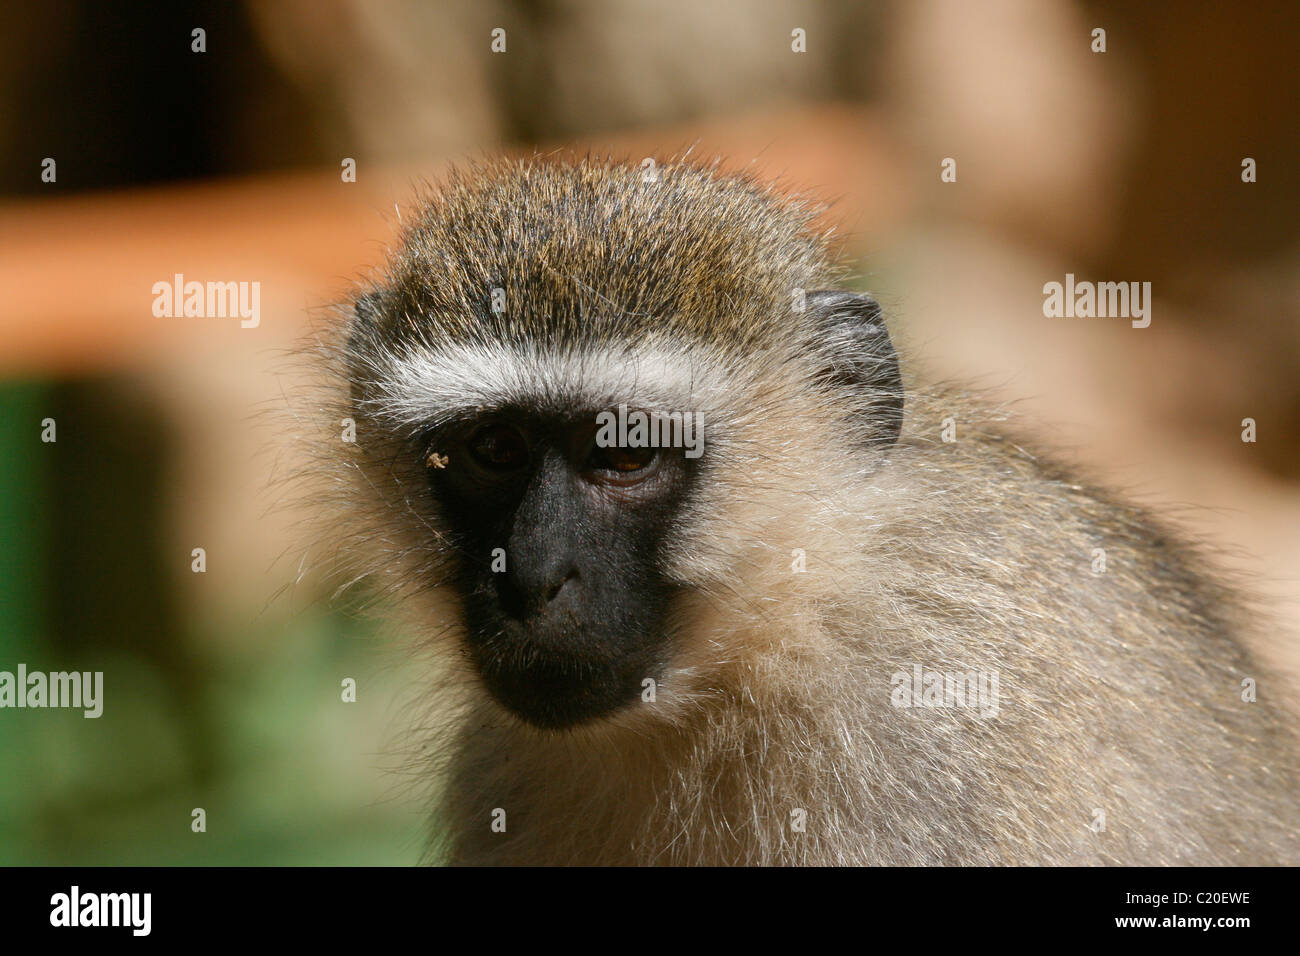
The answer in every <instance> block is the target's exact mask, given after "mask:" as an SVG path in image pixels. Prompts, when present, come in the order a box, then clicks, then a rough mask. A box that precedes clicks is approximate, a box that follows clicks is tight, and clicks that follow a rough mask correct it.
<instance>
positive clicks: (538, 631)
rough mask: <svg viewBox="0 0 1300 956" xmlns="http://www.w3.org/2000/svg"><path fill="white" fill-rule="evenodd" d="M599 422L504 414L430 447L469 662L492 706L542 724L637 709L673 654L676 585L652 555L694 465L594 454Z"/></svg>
mask: <svg viewBox="0 0 1300 956" xmlns="http://www.w3.org/2000/svg"><path fill="white" fill-rule="evenodd" d="M595 423H596V412H595V411H592V412H591V413H590V414H583V415H581V416H575V417H570V418H567V419H562V418H559V417H539V416H537V415H535V414H534V415H529V414H526V413H525V412H523V411H521V410H509V409H507V410H502V411H499V412H497V413H494V414H492V415H490V416H486V417H483V418H478V419H475V420H472V421H466V422H462V423H460V424H457V425H453V426H449V427H447V428H443V429H439V431H438V433H437V434H436V435H435V436H433V437H432V439H431V441H430V444H429V446H428V450H429V451H430V452H436V453H438V454H439V455H441V456H445V458H446V459H447V460H446V464H445V467H443V468H430V469H429V476H430V481H431V482H432V485H433V491H434V493H435V494H436V495H437V497H438V499H439V500H440V502H441V503H442V506H443V511H444V514H445V517H446V520H447V522H448V523H449V524H450V526H451V530H452V534H453V536H454V538H455V540H456V542H457V544H458V545H459V550H460V553H461V562H460V564H461V568H460V576H461V581H460V585H461V593H462V594H463V595H464V596H465V612H466V624H467V633H468V644H469V651H470V654H471V656H472V658H473V661H474V663H475V665H476V667H477V668H478V672H479V674H480V675H481V676H482V678H483V681H484V683H485V684H486V686H487V688H488V690H489V692H491V694H492V695H493V696H494V697H495V698H496V699H497V701H499V702H500V703H501V704H502V705H503V706H505V707H506V708H508V709H509V710H511V711H512V712H514V713H515V714H516V715H518V716H519V717H521V718H523V719H524V720H526V721H528V722H529V723H531V724H534V725H536V726H539V727H546V728H564V727H571V726H575V725H577V724H581V723H584V722H586V721H590V720H593V719H595V718H598V717H600V716H602V715H605V714H608V713H610V712H612V711H614V710H615V709H617V708H619V707H622V706H624V705H626V704H628V703H630V702H632V701H634V700H636V699H637V697H638V696H639V695H640V693H641V689H642V681H643V680H644V679H645V678H647V677H655V678H657V677H658V676H659V674H660V672H661V670H662V665H663V661H664V658H665V655H666V652H667V635H666V633H665V631H664V626H663V618H664V614H665V611H666V609H667V605H668V602H669V599H670V597H671V593H672V587H671V586H670V585H669V584H668V583H667V582H665V581H664V580H663V578H662V575H661V574H660V572H659V571H658V568H657V557H658V553H659V549H660V545H661V542H662V537H663V534H664V532H665V530H666V529H667V528H668V526H669V524H670V522H671V520H672V516H673V515H674V514H675V513H676V511H677V509H678V508H679V507H680V505H681V501H682V499H683V497H684V495H685V494H686V492H687V488H688V485H689V480H690V472H691V467H690V466H691V465H693V464H694V462H692V461H690V460H688V459H686V458H685V456H684V455H683V453H682V450H681V449H676V448H657V449H656V448H627V449H618V448H599V447H597V446H596V443H595V438H596V432H597V429H596V424H595ZM496 548H501V549H503V550H504V551H505V570H504V571H496V572H494V571H493V570H492V567H493V555H492V552H493V550H494V549H496ZM496 563H497V566H498V567H500V560H499V559H498V560H497V562H496Z"/></svg>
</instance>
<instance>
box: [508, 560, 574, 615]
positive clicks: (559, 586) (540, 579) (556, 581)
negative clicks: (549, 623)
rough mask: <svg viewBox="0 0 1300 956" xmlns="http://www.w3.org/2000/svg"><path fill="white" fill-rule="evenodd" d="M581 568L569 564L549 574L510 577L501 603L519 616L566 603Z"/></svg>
mask: <svg viewBox="0 0 1300 956" xmlns="http://www.w3.org/2000/svg"><path fill="white" fill-rule="evenodd" d="M577 581H578V570H577V568H573V567H569V568H565V569H556V570H555V571H554V572H552V573H550V574H539V575H529V574H514V575H510V576H508V577H507V579H506V581H505V582H503V583H505V585H506V587H505V588H504V589H503V590H502V594H501V598H502V603H503V604H504V605H505V606H506V610H508V611H510V612H511V613H512V614H514V615H515V616H516V617H521V618H522V617H531V616H533V615H536V614H541V613H544V612H546V611H548V610H552V609H553V608H556V607H559V606H560V605H564V604H567V603H568V602H569V600H570V598H571V597H572V595H573V592H574V591H576V590H577Z"/></svg>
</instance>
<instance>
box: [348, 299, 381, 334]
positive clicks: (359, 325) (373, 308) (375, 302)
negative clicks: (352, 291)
mask: <svg viewBox="0 0 1300 956" xmlns="http://www.w3.org/2000/svg"><path fill="white" fill-rule="evenodd" d="M355 312H356V317H355V318H354V319H353V328H354V329H357V330H359V329H372V328H374V327H375V325H376V323H378V321H379V293H378V292H365V293H362V294H361V295H360V296H358V297H357V300H356V306H355Z"/></svg>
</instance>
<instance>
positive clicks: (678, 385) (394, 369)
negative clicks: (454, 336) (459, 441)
mask: <svg viewBox="0 0 1300 956" xmlns="http://www.w3.org/2000/svg"><path fill="white" fill-rule="evenodd" d="M386 366H387V369H386V372H385V374H384V375H382V376H381V377H380V381H381V382H382V388H381V391H380V394H379V395H378V396H376V397H375V398H372V399H371V400H370V401H371V402H372V403H374V404H375V405H376V406H377V407H376V411H378V412H379V413H380V414H383V415H384V416H385V417H388V418H391V419H393V420H395V421H398V422H400V423H403V424H409V425H416V424H427V423H429V422H437V421H443V420H446V419H448V418H451V417H454V416H456V415H457V414H458V413H463V412H466V411H482V410H484V409H490V408H496V407H500V406H503V405H507V404H511V403H516V402H518V403H526V404H529V405H534V406H540V407H544V408H545V407H549V408H555V409H557V410H569V409H572V408H574V407H575V406H577V407H590V408H608V407H613V406H616V405H618V404H620V403H627V404H628V405H634V406H640V407H643V408H669V409H680V410H691V409H698V408H714V407H717V406H718V404H719V403H720V401H721V400H722V399H723V397H724V396H726V395H727V394H728V393H729V392H731V391H734V386H733V381H732V378H731V376H730V373H728V371H727V370H726V369H725V368H724V367H722V365H721V364H720V363H719V362H718V361H717V360H716V359H711V357H710V358H705V357H703V356H701V355H700V354H698V353H690V354H688V353H685V352H683V351H680V350H665V349H657V348H636V347H621V348H618V349H593V348H590V347H588V348H586V349H583V350H577V351H568V352H550V351H539V350H538V349H536V348H535V347H532V346H528V347H524V348H515V347H511V346H509V345H505V344H503V343H498V342H493V343H476V344H455V345H449V346H447V347H445V348H440V349H436V350H435V349H430V348H427V347H426V348H421V349H418V350H416V351H414V352H408V353H406V354H403V355H400V356H394V357H392V358H390V359H388V361H387V362H386ZM733 399H734V396H733Z"/></svg>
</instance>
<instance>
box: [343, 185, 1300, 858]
mask: <svg viewBox="0 0 1300 956" xmlns="http://www.w3.org/2000/svg"><path fill="white" fill-rule="evenodd" d="M814 214H815V210H813V209H811V208H809V207H806V206H804V205H802V204H800V203H799V202H796V201H794V200H791V199H788V198H785V197H782V196H780V195H778V194H776V193H774V192H771V191H769V190H768V189H766V188H765V187H762V186H759V185H756V184H754V183H752V182H749V181H746V180H743V179H738V178H732V177H724V176H720V175H716V174H715V173H713V172H710V171H708V170H702V169H699V168H695V167H691V166H689V165H684V164H679V165H670V166H665V167H664V168H663V169H662V171H661V176H660V178H659V179H658V180H657V181H656V182H653V183H652V182H646V181H645V180H644V178H643V177H642V175H641V174H640V172H639V171H638V170H636V169H633V168H630V167H627V166H622V165H619V164H613V163H607V162H603V161H599V160H592V159H587V160H583V161H577V162H572V163H551V162H541V161H536V160H534V161H530V162H522V163H501V164H497V165H493V166H490V167H488V168H486V169H484V170H481V171H479V173H478V175H477V176H474V177H471V178H468V179H457V180H454V181H453V182H451V183H450V184H448V185H447V187H446V188H445V189H444V190H443V191H442V193H441V194H440V195H439V196H437V197H436V198H433V199H431V200H429V201H428V202H427V203H426V204H425V205H424V206H423V207H422V209H421V211H420V214H419V216H417V217H416V218H415V221H414V222H412V223H411V224H410V225H409V226H408V228H407V233H406V235H405V236H404V237H403V247H402V250H401V251H400V252H399V253H398V255H397V256H396V257H395V258H394V260H393V262H392V264H391V266H390V270H389V272H388V274H387V275H386V276H384V277H382V279H381V280H380V281H378V282H377V283H376V284H375V286H374V288H373V290H372V291H371V293H370V294H369V295H368V296H367V297H366V298H363V299H361V300H360V304H359V308H358V318H357V319H356V320H355V321H354V322H352V323H350V325H349V327H348V329H347V330H346V333H347V341H346V342H343V341H340V342H339V343H338V344H337V347H336V348H335V349H334V350H333V352H332V353H331V354H332V359H331V360H332V361H333V362H334V365H333V367H334V369H335V370H336V371H337V372H338V373H339V375H340V376H341V379H340V380H343V379H346V381H347V385H348V389H349V391H350V397H347V398H344V399H343V404H344V406H345V408H344V409H343V410H342V413H343V414H352V415H355V417H356V420H357V425H358V441H357V443H356V445H355V446H348V447H347V448H346V449H345V451H346V452H347V456H346V457H345V458H344V459H343V460H342V462H341V464H342V466H343V469H344V475H343V477H342V478H340V479H339V480H340V482H345V481H347V480H348V476H351V477H359V478H360V479H361V480H360V482H359V484H354V485H345V484H342V483H340V484H339V485H338V487H339V488H344V487H346V488H347V489H348V490H347V491H346V492H344V493H343V494H341V495H340V497H339V499H338V500H339V501H342V502H346V503H347V507H348V508H349V512H348V513H349V515H350V516H351V521H350V526H351V534H350V537H349V540H348V541H347V542H346V543H345V544H343V545H342V546H341V547H340V552H341V553H346V554H348V555H351V556H353V558H354V559H355V563H356V568H355V572H354V573H355V575H356V576H358V577H363V576H364V577H370V578H372V579H373V580H375V581H377V582H379V586H380V588H381V589H383V590H391V591H393V592H394V593H395V594H397V595H399V596H401V597H402V598H403V600H404V601H405V602H406V604H407V606H408V607H409V608H414V609H416V610H417V612H418V613H417V614H416V615H414V618H415V619H417V620H418V621H419V622H420V623H419V624H417V625H416V626H417V627H419V628H420V629H422V632H423V633H425V634H427V636H428V639H429V641H430V643H432V644H435V645H437V646H439V647H443V648H445V649H446V650H445V655H444V656H445V660H446V668H445V671H446V673H445V679H444V680H443V681H442V684H441V686H440V688H439V689H438V691H437V694H436V702H437V707H438V709H439V713H440V714H441V717H440V719H439V722H440V724H441V726H442V728H443V730H442V732H441V733H440V734H439V735H438V736H437V739H436V740H435V741H434V742H433V743H432V744H431V746H432V749H433V750H434V752H435V753H436V754H437V755H438V759H439V764H438V768H437V772H438V775H439V779H440V781H441V784H440V790H441V796H440V797H439V800H438V805H437V809H436V812H435V816H434V830H435V833H436V836H437V839H438V846H439V851H438V852H439V853H440V854H441V855H444V856H445V858H448V859H450V860H452V861H454V862H463V863H489V864H490V863H615V864H621V863H632V864H636V863H647V864H649V863H665V864H692V863H706V864H709V863H716V864H788V863H811V864H984V863H1046V864H1056V863H1121V864H1183V863H1227V864H1238V863H1240V864H1259V863H1280V862H1289V863H1294V862H1296V860H1297V859H1298V858H1300V851H1298V849H1297V832H1296V831H1297V824H1298V823H1300V810H1298V809H1297V798H1296V763H1295V756H1294V754H1295V750H1294V744H1293V741H1292V738H1291V734H1290V728H1289V727H1287V726H1286V720H1285V718H1284V716H1283V711H1282V710H1281V709H1280V708H1278V707H1277V706H1275V705H1274V704H1273V703H1272V702H1271V695H1272V696H1273V697H1275V696H1276V695H1277V694H1279V693H1281V688H1280V686H1279V685H1278V684H1277V683H1275V682H1271V681H1269V680H1268V679H1267V677H1266V676H1265V675H1262V674H1261V673H1260V671H1259V669H1258V667H1257V666H1256V664H1254V663H1253V662H1252V661H1251V659H1250V658H1249V656H1248V654H1247V652H1246V651H1245V649H1244V644H1243V641H1242V635H1243V634H1244V633H1246V631H1245V629H1246V628H1247V627H1249V626H1251V625H1250V623H1249V622H1250V615H1249V614H1247V612H1246V611H1245V610H1243V608H1242V607H1241V606H1240V603H1239V602H1238V601H1237V599H1236V598H1235V597H1234V596H1233V594H1232V593H1230V592H1229V590H1228V589H1226V588H1224V587H1222V586H1220V585H1219V584H1216V583H1215V581H1214V579H1213V578H1212V577H1211V576H1210V575H1208V574H1206V573H1205V572H1204V571H1203V570H1202V569H1201V567H1200V561H1199V559H1198V557H1197V554H1196V551H1195V549H1194V548H1192V547H1189V546H1187V545H1185V544H1182V543H1180V542H1179V541H1178V540H1177V539H1176V538H1175V537H1173V536H1172V535H1170V534H1168V533H1166V532H1165V531H1163V530H1161V528H1160V526H1159V525H1158V524H1156V523H1155V522H1153V521H1152V520H1151V519H1150V518H1148V517H1147V516H1145V515H1144V514H1143V513H1141V512H1140V511H1138V510H1135V509H1133V508H1130V507H1128V506H1126V505H1123V504H1120V503H1116V502H1115V501H1114V500H1112V499H1111V497H1110V496H1109V495H1107V494H1105V493H1102V492H1099V491H1097V490H1095V489H1093V488H1090V487H1086V486H1084V485H1081V484H1079V483H1078V482H1077V481H1076V480H1074V479H1072V478H1071V477H1070V476H1069V475H1068V474H1066V473H1064V472H1063V471H1062V470H1060V469H1059V468H1058V467H1057V466H1055V465H1053V464H1050V463H1049V462H1048V461H1047V460H1045V459H1043V458H1042V457H1040V456H1038V455H1037V454H1031V453H1029V452H1026V451H1024V450H1023V446H1022V445H1020V444H1017V443H1016V442H1013V440H1012V439H1011V438H1010V437H1009V436H1008V435H1007V434H1004V430H1005V425H1004V423H1003V422H1002V420H1001V417H1000V416H999V415H997V414H994V413H993V412H991V411H989V410H988V409H986V408H984V407H982V406H981V405H980V404H979V403H978V402H976V401H973V400H972V399H970V398H969V397H967V396H966V395H964V394H962V393H960V392H958V391H954V390H948V389H940V388H934V387H930V386H925V385H922V384H920V383H917V382H913V381H911V380H910V376H909V381H908V389H907V392H906V415H905V420H904V425H903V430H902V434H901V437H900V438H899V440H898V441H897V442H896V443H894V444H892V445H889V446H887V447H880V446H876V445H872V444H871V442H870V441H864V442H858V443H855V441H854V439H855V437H869V436H870V433H871V422H872V411H873V407H874V406H873V399H872V396H871V395H870V394H865V395H863V394H857V395H853V396H848V395H846V394H844V393H842V392H841V391H839V390H838V386H837V385H836V383H835V381H834V379H833V376H830V375H828V374H827V369H828V368H831V369H833V368H834V367H835V364H836V362H837V361H838V358H837V355H838V352H837V349H838V348H839V347H840V346H842V344H843V343H838V342H837V341H836V340H835V338H834V336H827V335H824V334H820V333H819V332H818V330H816V329H814V328H811V327H810V326H809V324H808V322H809V320H808V319H807V318H806V317H805V316H803V315H801V314H800V313H799V312H798V311H797V310H792V307H791V303H792V296H791V290H792V289H794V288H804V289H819V288H828V287H831V286H833V285H835V284H836V283H837V282H838V281H839V280H840V278H841V275H842V273H841V271H840V270H839V269H838V267H837V266H836V265H835V262H834V258H833V255H832V253H831V252H830V251H829V246H828V242H827V238H826V237H825V236H820V235H816V234H813V233H812V232H811V231H810V223H811V222H812V221H813V216H814ZM493 288H500V289H503V290H504V291H505V296H506V302H507V303H508V306H507V308H506V310H505V312H504V313H498V312H494V311H493V310H492V308H491V289H493ZM905 368H906V366H905ZM579 397H580V400H581V401H582V402H586V403H594V404H596V405H599V404H601V403H607V404H610V405H613V404H617V403H618V402H620V401H633V400H635V401H639V402H641V403H642V404H643V405H666V406H669V407H675V408H696V409H702V410H704V413H705V416H706V419H705V420H706V422H707V423H708V427H709V429H710V431H709V433H708V439H707V445H706V448H707V450H706V454H705V458H704V459H703V460H704V462H705V468H706V470H705V480H704V481H703V482H701V488H700V490H699V491H698V493H696V494H694V495H693V496H692V498H691V500H690V501H689V503H688V504H687V506H686V508H685V509H684V512H683V514H682V515H681V517H680V521H679V527H678V529H677V530H676V531H675V532H674V534H673V535H672V539H671V543H670V544H669V546H668V547H666V548H665V550H664V553H663V554H662V555H661V556H660V561H661V563H662V567H663V570H664V573H665V574H666V575H668V576H669V577H670V578H671V579H672V580H673V581H675V582H676V583H677V584H679V585H680V587H681V588H682V590H683V596H682V598H681V599H680V601H679V602H678V603H677V605H676V606H675V608H674V611H673V613H672V615H671V619H670V620H669V621H667V622H666V626H667V627H668V628H669V630H670V633H671V634H672V635H673V640H674V643H673V652H672V654H671V656H670V657H669V659H667V660H665V661H664V662H663V664H664V667H663V671H662V673H661V675H660V678H659V681H658V687H657V697H656V700H655V701H654V702H653V703H651V702H640V701H638V702H635V703H633V704H631V705H630V706H628V707H626V708H624V709H622V710H620V711H618V712H616V713H615V714H613V715H612V716H610V717H608V718H607V719H603V720H600V721H598V722H596V723H593V724H588V725H583V726H580V727H577V728H575V729H572V730H566V731H549V730H539V729H536V728H533V727H531V726H528V725H526V724H524V723H523V722H521V721H519V720H517V719H516V718H514V717H512V716H511V715H510V714H509V713H507V712H506V711H504V710H503V709H502V708H501V707H500V706H499V705H497V704H496V703H495V701H493V700H492V699H491V698H490V697H489V696H488V695H487V694H486V693H484V692H483V691H482V690H481V689H480V687H479V684H478V681H477V679H476V677H475V675H474V673H473V671H472V669H471V668H470V667H469V666H468V665H467V664H466V663H465V661H464V660H463V659H462V657H461V655H459V654H458V653H457V651H456V648H457V645H458V629H459V626H460V625H459V606H458V599H457V597H456V595H455V594H454V593H453V592H451V590H450V589H448V588H447V587H444V586H442V585H443V584H444V582H445V581H446V580H447V579H448V578H449V575H450V569H451V568H452V567H453V566H454V562H455V561H456V557H455V555H454V553H453V551H454V549H453V548H452V547H451V546H450V544H449V542H448V540H447V537H446V535H445V532H444V529H443V525H442V522H441V520H440V516H439V502H438V501H437V500H436V499H435V496H434V495H433V494H432V493H431V492H430V490H429V486H428V482H427V481H425V480H424V477H423V474H422V472H423V470H424V467H425V464H424V456H423V449H421V448H420V447H419V445H418V441H419V435H420V429H421V427H422V425H423V423H425V422H427V421H430V420H437V419H438V418H439V416H441V415H444V414H446V413H447V411H446V410H447V409H451V408H464V407H471V408H479V409H481V408H491V407H493V405H494V404H495V403H499V402H503V401H531V402H536V403H538V404H542V405H546V404H556V405H563V403H565V402H568V401H577V400H579ZM949 418H951V419H953V420H954V422H955V424H956V428H957V440H956V441H953V442H944V441H941V440H940V428H941V423H942V422H943V421H944V420H945V419H949ZM333 420H337V415H335V416H334V419H333ZM358 500H361V501H362V502H363V504H362V506H361V507H360V508H358V507H357V501H358ZM1097 548H1102V549H1104V550H1105V553H1106V568H1105V571H1104V573H1094V569H1093V564H1092V563H1093V552H1094V549H1097ZM796 549H798V550H800V551H802V552H803V553H804V554H805V555H806V569H807V570H806V572H804V573H795V572H794V571H793V570H792V554H793V553H794V552H795V551H796ZM430 621H433V622H434V623H433V624H429V623H428V622H430ZM915 664H920V665H922V666H923V667H925V668H926V669H929V670H934V671H941V672H947V673H958V672H968V671H982V672H994V673H996V674H997V675H998V681H999V682H998V690H999V701H998V712H997V714H996V716H992V717H990V716H981V714H980V713H979V711H978V710H976V709H972V708H968V707H967V708H963V707H911V708H906V707H897V706H894V701H893V699H892V698H891V691H892V690H893V687H892V684H891V678H892V676H893V675H895V674H897V673H899V672H904V673H906V672H910V671H911V669H912V667H913V665H915ZM1247 677H1250V678H1255V679H1258V680H1259V688H1260V691H1259V695H1260V700H1259V701H1257V702H1245V701H1243V699H1242V680H1243V678H1247ZM498 808H500V809H502V810H504V811H505V812H506V830H505V832H503V833H502V832H496V831H495V830H494V829H493V828H492V826H491V823H492V819H493V818H492V814H493V811H494V810H495V809H498ZM1098 810H1100V811H1102V812H1103V813H1104V819H1105V826H1104V829H1101V828H1099V827H1097V826H1096V821H1097V820H1098V817H1097V816H1096V811H1098ZM801 814H802V816H801ZM796 818H802V819H805V820H806V822H805V823H804V824H803V826H802V827H801V828H800V827H796V826H795V825H794V820H795V819H796Z"/></svg>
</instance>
